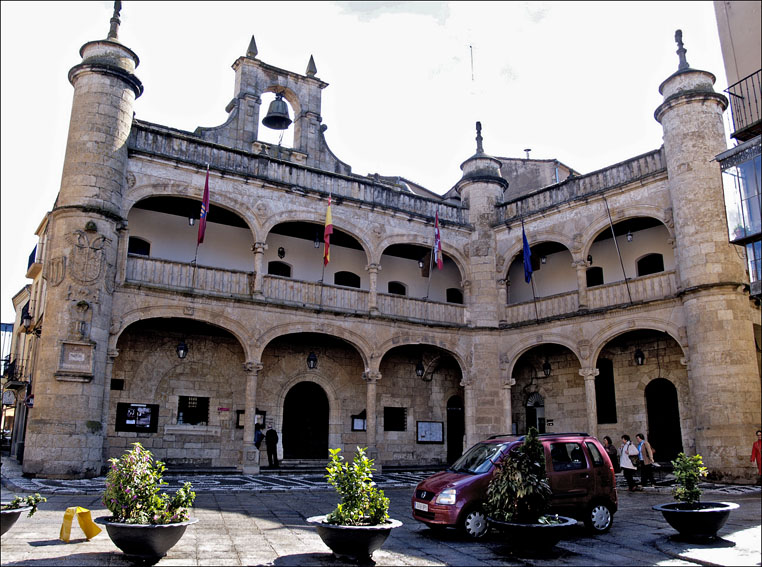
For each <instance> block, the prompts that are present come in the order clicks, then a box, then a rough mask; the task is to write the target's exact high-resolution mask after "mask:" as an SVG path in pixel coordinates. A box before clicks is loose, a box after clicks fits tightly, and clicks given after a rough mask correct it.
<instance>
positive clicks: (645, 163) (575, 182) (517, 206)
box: [495, 149, 667, 224]
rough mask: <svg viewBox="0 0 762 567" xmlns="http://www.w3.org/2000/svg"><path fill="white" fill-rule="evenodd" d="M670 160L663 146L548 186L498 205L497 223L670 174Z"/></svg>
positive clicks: (510, 220) (509, 221)
mask: <svg viewBox="0 0 762 567" xmlns="http://www.w3.org/2000/svg"><path fill="white" fill-rule="evenodd" d="M666 171H667V164H666V162H665V160H664V154H663V152H662V151H661V149H658V150H654V151H652V152H649V153H647V154H643V155H640V156H637V157H634V158H632V159H629V160H627V161H623V162H621V163H618V164H616V165H613V166H611V167H607V168H605V169H600V170H598V171H593V172H592V173H588V174H586V175H579V176H577V177H572V178H571V179H567V180H565V181H562V182H561V183H556V184H555V185H551V186H549V187H544V188H542V189H539V190H538V191H534V192H533V193H530V194H528V195H523V196H521V197H518V198H516V199H512V200H510V201H507V202H505V203H502V204H500V205H498V206H497V207H496V208H495V209H496V216H497V223H498V224H500V223H511V222H513V221H514V220H518V218H519V217H520V216H522V215H527V214H530V213H534V212H538V211H542V210H545V209H548V208H551V207H556V206H558V205H559V204H561V203H565V202H567V201H573V200H575V199H581V198H586V197H590V196H591V195H595V194H598V193H602V192H605V191H608V190H610V189H613V188H615V187H618V186H621V185H626V184H627V183H632V182H634V181H642V180H643V179H644V178H646V177H648V176H651V175H656V174H659V173H664V174H666Z"/></svg>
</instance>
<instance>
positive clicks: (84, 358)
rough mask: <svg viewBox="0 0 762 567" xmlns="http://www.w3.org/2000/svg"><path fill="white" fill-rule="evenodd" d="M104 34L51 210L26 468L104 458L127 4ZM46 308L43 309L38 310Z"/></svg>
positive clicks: (81, 464) (123, 147)
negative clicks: (122, 25) (121, 32)
mask: <svg viewBox="0 0 762 567" xmlns="http://www.w3.org/2000/svg"><path fill="white" fill-rule="evenodd" d="M120 6H121V3H120V2H118V1H117V2H115V9H114V15H113V17H112V18H111V26H110V30H109V33H108V36H107V38H106V39H105V40H98V41H91V42H88V43H86V44H85V45H83V46H82V48H81V50H80V55H81V56H82V62H81V63H80V64H79V65H76V66H75V67H73V68H72V69H71V71H69V81H70V82H71V84H72V85H73V86H74V100H73V103H72V112H71V120H70V123H69V135H68V140H67V144H66V157H65V160H64V167H63V174H62V178H61V188H60V191H59V193H58V197H57V199H56V203H55V206H54V208H53V210H52V212H51V213H50V215H49V223H48V227H49V228H48V234H47V245H46V250H45V254H44V259H43V261H44V265H43V277H44V278H45V280H46V294H47V295H46V300H45V313H44V320H43V326H42V333H41V335H40V342H39V349H40V350H39V353H40V355H39V358H38V366H37V368H36V372H35V376H34V377H33V379H34V384H35V389H34V391H35V402H34V408H33V409H32V410H31V411H30V413H29V422H28V428H27V435H26V447H27V449H26V451H25V454H24V462H23V469H24V472H25V473H28V474H36V475H41V476H47V477H57V478H80V477H92V476H97V475H99V474H100V472H101V466H102V463H103V454H102V449H103V435H104V432H105V428H106V415H107V413H106V412H105V410H104V405H105V404H104V401H107V399H106V394H107V392H108V388H109V384H105V383H104V382H105V370H106V363H107V345H108V337H109V328H110V326H111V306H112V299H113V293H114V278H115V273H116V270H115V267H116V259H117V242H118V239H119V231H120V230H122V229H123V228H124V227H125V226H126V223H125V220H124V219H123V218H122V209H121V199H122V189H123V185H124V183H125V174H126V169H127V137H128V136H129V133H130V128H131V126H132V118H133V105H134V102H135V99H136V98H137V97H138V96H140V94H141V93H142V91H143V86H142V84H141V82H140V80H138V78H137V77H136V76H135V74H134V72H135V68H136V67H137V65H138V62H139V61H138V57H137V55H135V53H133V52H132V50H130V49H129V48H127V47H125V46H124V45H122V44H121V43H120V42H119V40H118V29H119V10H120ZM38 315H39V314H38Z"/></svg>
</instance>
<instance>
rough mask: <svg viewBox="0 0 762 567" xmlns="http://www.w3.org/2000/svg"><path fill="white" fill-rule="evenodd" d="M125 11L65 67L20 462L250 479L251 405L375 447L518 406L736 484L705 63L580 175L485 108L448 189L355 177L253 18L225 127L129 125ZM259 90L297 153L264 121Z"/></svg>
mask: <svg viewBox="0 0 762 567" xmlns="http://www.w3.org/2000/svg"><path fill="white" fill-rule="evenodd" d="M118 27H119V19H118V13H115V16H114V18H112V27H111V30H110V31H109V34H108V38H107V39H105V40H98V41H91V42H89V43H86V44H85V45H84V46H83V47H82V50H81V55H82V61H81V63H79V64H78V65H76V66H75V67H73V68H72V70H71V71H70V73H69V79H70V81H71V83H72V85H73V87H74V100H73V108H72V118H71V124H70V130H69V138H68V141H67V152H66V161H65V166H64V171H63V175H62V181H61V188H60V193H59V195H58V198H57V200H56V203H55V205H54V206H53V209H52V210H51V212H50V213H49V214H48V215H47V217H46V219H45V220H44V222H43V224H41V225H40V229H39V230H38V234H39V245H38V251H37V255H36V257H35V260H34V263H33V264H34V265H35V266H37V268H38V269H36V270H34V272H33V284H32V287H33V291H32V294H31V295H32V296H33V297H36V298H38V299H36V300H35V303H34V304H33V305H32V304H30V306H29V312H30V324H29V327H28V329H29V333H30V338H31V340H32V342H34V343H35V346H34V353H35V357H34V360H33V361H31V362H30V365H31V367H32V368H33V370H32V371H31V373H30V376H31V388H33V392H34V405H33V408H31V409H29V410H28V415H27V420H26V430H25V432H23V437H22V438H23V439H24V454H23V469H24V472H25V473H27V474H30V475H39V476H46V477H61V478H77V477H89V476H94V475H98V474H100V473H101V471H102V469H103V467H104V464H105V463H106V460H107V459H108V458H110V457H113V456H115V455H118V454H120V453H121V452H122V451H123V450H124V449H125V448H126V447H128V446H129V444H130V443H133V442H135V441H140V442H141V443H143V444H144V445H145V446H147V447H149V448H150V449H151V450H152V451H153V452H154V453H155V454H156V456H157V457H158V458H159V459H161V460H163V461H166V462H167V463H168V464H169V466H170V467H186V468H196V469H199V468H214V469H231V470H232V469H236V470H240V471H244V472H247V473H256V472H258V471H259V470H260V467H261V466H263V465H264V464H266V459H264V461H263V460H261V455H260V452H259V451H258V450H257V448H256V447H255V445H254V433H255V427H256V426H258V425H259V424H262V425H263V426H267V425H272V426H274V427H275V429H276V430H277V431H278V432H279V433H280V446H279V452H280V454H281V456H282V457H283V458H284V459H285V460H286V465H288V464H289V462H293V461H312V460H325V458H326V457H327V451H328V448H329V447H341V448H342V449H344V450H345V451H347V452H351V451H352V450H353V449H354V447H355V446H358V445H361V446H367V447H369V449H370V452H371V454H372V455H373V456H374V457H375V458H376V459H377V464H378V465H379V467H390V466H394V465H420V464H441V463H445V462H451V461H452V460H454V459H455V458H456V457H457V456H458V455H460V453H461V452H462V450H463V449H464V448H465V447H467V446H469V445H470V444H472V443H474V442H477V441H478V440H480V439H482V438H484V437H486V436H489V435H493V434H497V433H510V432H516V433H523V432H524V431H525V430H526V428H527V427H528V426H530V425H534V426H537V427H539V428H540V429H541V430H542V431H548V432H553V431H588V432H590V433H592V434H594V435H598V436H600V437H602V436H604V435H610V436H611V437H612V438H614V439H618V438H619V436H620V435H621V434H622V433H629V434H630V435H631V436H634V435H635V434H636V433H638V432H644V433H646V434H647V435H648V437H649V438H650V440H651V442H652V444H653V446H654V447H655V449H656V456H657V459H658V460H668V459H669V458H673V457H674V456H675V455H676V454H677V452H679V451H685V452H687V453H695V452H699V453H701V454H702V455H703V456H704V458H705V462H706V463H707V465H708V466H709V467H710V469H711V470H712V471H713V472H714V473H715V474H716V475H717V476H723V477H727V478H734V479H743V478H751V469H750V468H749V467H748V448H749V444H750V441H749V439H750V435H749V432H753V431H754V430H755V428H758V427H759V408H760V370H759V368H760V355H759V350H758V349H756V348H755V333H756V334H757V336H759V317H760V310H759V305H758V304H754V303H753V302H752V301H750V298H749V293H748V276H747V275H746V274H745V271H744V263H743V260H742V259H741V258H739V256H738V254H737V253H736V251H735V250H733V249H732V247H731V245H730V244H729V243H728V238H727V232H726V227H725V226H724V218H723V215H724V212H723V204H722V185H721V180H720V171H719V169H718V166H717V164H716V162H713V161H712V158H714V156H715V155H717V154H718V153H720V152H721V151H722V150H723V149H724V133H723V126H722V113H723V111H724V110H725V107H726V106H727V101H726V99H725V97H724V96H723V95H721V94H718V93H716V92H714V90H713V87H712V85H713V82H714V77H713V76H712V75H711V74H710V73H708V72H705V71H699V70H696V69H693V68H690V67H688V66H687V65H685V66H682V65H681V68H680V69H679V70H678V71H677V72H676V73H674V74H673V75H671V76H670V77H668V78H666V80H665V81H664V83H662V85H661V87H660V90H661V93H662V94H663V95H664V103H663V104H662V105H661V106H660V107H659V108H658V109H657V110H656V112H655V118H656V120H658V121H659V122H660V123H661V124H662V126H663V128H664V146H663V147H661V148H658V149H655V150H653V151H651V152H649V153H646V154H643V155H640V156H636V157H633V158H632V159H629V160H627V161H624V162H622V163H618V164H614V165H612V166H610V167H607V168H604V169H601V170H599V171H595V172H593V173H589V174H585V175H581V174H579V173H578V172H576V171H574V170H573V169H571V168H569V167H567V166H565V165H563V164H560V163H559V162H543V161H539V160H530V159H528V157H527V159H525V160H522V159H518V158H513V159H507V158H505V159H503V160H502V161H501V159H498V158H496V157H492V156H490V155H488V154H487V153H486V152H485V150H484V145H485V144H484V142H483V140H482V135H481V130H480V126H478V128H477V136H476V144H475V148H476V153H475V154H474V155H473V156H471V157H469V158H468V159H466V160H465V161H464V162H463V164H462V166H461V169H462V171H463V176H462V179H461V180H460V181H459V182H458V183H457V184H456V185H455V186H454V187H453V188H452V189H451V190H450V191H449V192H448V193H447V194H446V195H444V196H442V197H439V196H437V195H434V194H432V193H431V192H429V191H426V190H424V189H422V188H419V187H417V186H414V185H413V184H409V183H406V182H405V181H404V180H403V179H402V178H396V179H395V178H382V177H379V176H360V175H356V174H354V173H352V170H351V167H350V166H349V165H348V164H346V163H344V162H342V161H341V160H340V159H338V158H337V157H336V156H335V155H334V154H333V153H332V152H331V151H330V149H329V148H328V146H327V144H326V141H325V138H324V135H323V132H324V130H325V129H324V127H323V125H322V124H321V116H320V108H321V105H320V101H321V92H322V90H323V89H324V88H326V87H327V86H328V85H327V83H325V82H324V81H322V80H321V79H319V78H318V77H317V68H316V66H315V63H314V61H312V60H311V59H310V62H309V65H308V67H307V70H306V72H305V74H303V75H301V74H298V73H294V72H291V71H286V70H283V69H278V68H276V67H273V66H270V65H268V64H266V63H265V62H263V61H262V60H260V59H258V52H257V47H256V44H255V42H254V40H253V38H252V40H251V43H250V45H249V47H248V50H247V53H246V55H244V56H241V57H240V58H239V59H238V60H237V61H236V62H235V63H234V65H233V69H234V70H235V82H234V98H233V100H232V101H231V102H230V104H229V105H228V107H227V110H228V112H229V118H228V120H227V121H226V122H225V123H224V124H223V125H221V126H219V127H216V128H199V129H197V130H196V131H195V132H185V131H179V130H176V129H173V128H171V127H169V126H163V125H158V124H151V123H147V122H144V121H141V120H138V119H135V118H134V116H133V109H134V108H135V105H136V99H137V98H138V97H139V96H140V95H141V93H142V90H143V86H142V84H141V82H140V80H139V79H138V78H137V75H136V67H137V66H138V62H139V61H138V57H137V55H136V54H135V53H134V52H132V51H131V50H130V49H129V48H128V47H126V46H125V45H123V44H122V43H120V42H119V40H118ZM681 57H682V59H684V56H681ZM273 93H278V94H280V95H281V96H282V98H283V99H284V100H285V101H286V102H287V105H288V108H289V110H290V117H291V118H293V124H292V125H291V126H290V128H293V139H294V143H293V147H291V148H285V147H283V148H281V147H277V146H273V145H272V144H267V143H264V142H261V141H259V139H258V133H259V129H260V128H261V127H262V126H261V123H262V119H263V118H264V117H265V115H266V111H265V104H264V102H263V101H264V100H265V99H266V97H267V95H269V96H270V97H272V94H273ZM644 118H646V117H644ZM485 134H486V131H485ZM463 135H466V133H463ZM487 145H488V144H487ZM207 166H208V183H209V188H210V207H209V216H208V218H207V220H208V224H207V226H206V234H205V239H204V242H203V243H202V244H201V245H200V246H197V234H198V232H197V230H198V224H197V223H198V222H199V218H198V217H199V210H200V203H201V200H202V195H203V192H204V186H205V183H206V179H207ZM559 171H561V175H559ZM512 177H516V179H517V184H516V187H515V188H514V186H513V185H512ZM533 184H534V185H533ZM329 202H330V203H331V209H332V217H333V225H334V233H333V236H332V238H331V261H330V262H329V263H328V264H327V265H326V264H324V262H323V250H324V243H323V229H324V222H325V219H326V210H327V207H328V204H329ZM435 218H438V222H439V228H440V232H441V243H442V251H443V256H444V262H443V266H442V269H438V268H437V266H436V264H435V263H434V262H432V259H431V250H432V245H433V243H434V232H435V229H434V224H435ZM189 219H190V220H189ZM191 221H194V222H195V224H194V225H192V226H189V223H190V222H191ZM522 233H524V234H526V237H527V241H528V243H529V245H530V247H531V260H530V262H529V264H530V265H531V266H532V268H533V273H532V278H531V281H529V282H527V281H526V280H525V269H524V268H523V266H524V261H523V240H522ZM17 433H19V431H17Z"/></svg>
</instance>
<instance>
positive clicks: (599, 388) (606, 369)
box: [595, 358, 617, 423]
mask: <svg viewBox="0 0 762 567" xmlns="http://www.w3.org/2000/svg"><path fill="white" fill-rule="evenodd" d="M597 367H598V376H596V377H595V405H596V408H597V410H598V423H616V421H617V416H616V392H615V390H614V363H613V362H611V360H609V359H608V358H601V359H600V360H598V364H597Z"/></svg>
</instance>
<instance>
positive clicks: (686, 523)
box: [653, 502, 738, 538]
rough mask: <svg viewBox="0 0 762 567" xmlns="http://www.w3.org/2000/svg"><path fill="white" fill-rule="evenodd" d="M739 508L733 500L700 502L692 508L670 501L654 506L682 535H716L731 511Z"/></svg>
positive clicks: (703, 536) (701, 536) (702, 536)
mask: <svg viewBox="0 0 762 567" xmlns="http://www.w3.org/2000/svg"><path fill="white" fill-rule="evenodd" d="M737 508H738V504H735V503H733V502H699V504H698V508H691V507H690V505H689V504H685V503H683V502H670V503H668V504H659V505H657V506H654V507H653V509H654V510H658V511H659V512H661V513H662V515H663V516H664V519H665V520H667V523H668V524H669V525H670V526H672V527H673V528H675V529H676V530H677V531H678V532H679V533H680V535H682V536H687V537H699V538H707V537H714V536H716V535H717V532H718V531H719V530H720V528H722V526H724V525H725V522H726V521H727V519H728V516H730V512H732V511H733V510H735V509H737Z"/></svg>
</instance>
